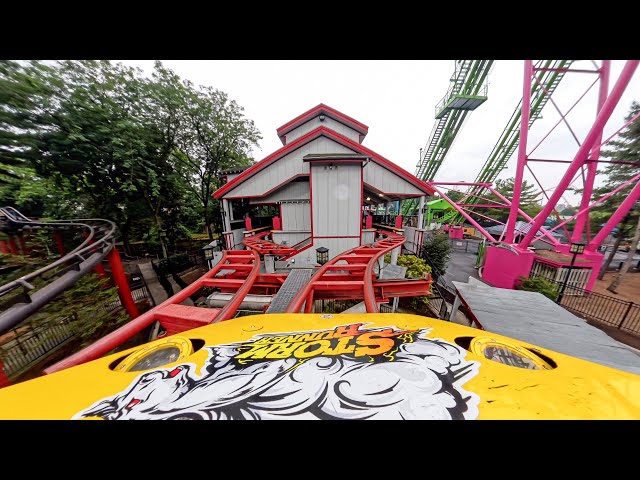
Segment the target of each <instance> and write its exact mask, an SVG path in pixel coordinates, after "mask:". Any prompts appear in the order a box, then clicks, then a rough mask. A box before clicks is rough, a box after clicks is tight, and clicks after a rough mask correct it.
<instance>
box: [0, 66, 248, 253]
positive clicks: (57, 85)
mask: <svg viewBox="0 0 640 480" xmlns="http://www.w3.org/2000/svg"><path fill="white" fill-rule="evenodd" d="M259 138H260V136H259V133H258V131H257V130H256V129H255V126H254V125H253V122H251V121H250V120H248V119H246V118H244V116H243V114H242V107H240V106H239V105H237V104H236V103H235V102H234V101H232V100H230V99H229V98H228V96H227V95H226V94H225V93H223V92H220V91H218V90H215V89H213V88H211V87H198V88H196V87H194V86H193V85H192V84H191V83H190V82H188V81H182V80H181V79H180V78H179V77H178V76H177V75H175V73H173V72H172V71H171V70H169V69H166V68H164V67H163V66H162V64H161V63H160V62H157V63H156V66H155V69H154V73H153V76H152V77H151V78H147V77H144V76H143V74H142V72H141V71H140V70H139V69H133V68H129V67H125V66H123V65H121V64H114V63H111V62H109V61H63V62H49V63H47V64H45V63H43V62H35V61H34V62H10V61H5V62H1V63H0V183H1V185H0V201H3V202H6V203H8V204H11V205H14V206H21V207H22V208H27V209H30V210H31V212H32V213H31V214H32V215H37V216H39V215H45V216H46V215H52V216H54V217H55V218H62V216H63V215H64V216H66V215H67V214H70V216H76V217H78V216H94V217H103V218H109V219H111V220H114V221H115V222H116V223H117V224H118V226H119V227H120V232H121V234H122V237H123V242H124V244H125V249H127V250H128V243H129V239H130V237H131V236H132V235H133V236H134V237H136V238H142V237H147V238H150V239H152V240H153V241H155V242H158V243H160V244H162V247H163V250H164V251H165V252H166V249H167V248H166V247H167V246H169V247H170V246H171V245H172V244H173V243H175V242H176V241H177V240H179V239H181V238H185V237H189V236H190V233H191V231H194V230H200V231H201V228H202V227H204V225H207V226H209V225H210V224H211V223H212V217H214V215H213V212H214V211H216V209H215V207H216V206H215V205H213V204H212V198H211V194H212V193H213V191H214V190H215V189H216V188H218V187H219V184H218V179H217V174H218V172H219V170H220V169H224V168H231V167H235V166H238V165H247V164H249V163H251V161H252V160H251V159H250V158H249V150H250V148H251V146H253V145H256V142H257V140H258V139H259ZM2 181H4V182H3V183H2ZM38 182H40V183H38ZM52 187H53V188H52ZM209 231H210V230H209ZM210 233H211V232H210Z"/></svg>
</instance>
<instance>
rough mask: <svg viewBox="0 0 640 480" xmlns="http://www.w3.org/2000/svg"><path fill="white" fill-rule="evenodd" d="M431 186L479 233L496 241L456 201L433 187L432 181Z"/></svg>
mask: <svg viewBox="0 0 640 480" xmlns="http://www.w3.org/2000/svg"><path fill="white" fill-rule="evenodd" d="M443 185H444V184H443ZM447 185H450V184H447ZM457 185H464V183H460V182H458V183H457ZM431 187H432V188H433V189H434V190H435V191H436V192H438V194H439V195H440V196H441V197H442V198H444V199H445V200H446V201H447V202H449V203H450V204H451V205H453V207H454V208H455V209H456V210H457V211H458V212H460V215H462V216H463V217H464V218H466V219H467V220H468V221H469V223H470V224H471V225H473V226H474V227H476V228H477V229H478V230H479V231H480V233H482V235H484V236H485V237H486V238H487V239H488V240H490V241H492V242H495V241H496V239H495V238H493V235H491V234H490V233H489V232H487V231H486V230H485V229H484V228H482V227H481V226H480V224H479V223H478V222H476V221H475V220H474V219H473V218H471V217H470V216H469V215H468V214H467V213H466V212H464V210H463V209H462V208H461V207H459V206H458V205H456V202H454V201H453V200H451V199H450V198H449V197H447V196H446V195H445V194H444V193H442V192H441V191H440V189H439V188H437V187H435V186H434V184H433V183H432V184H431Z"/></svg>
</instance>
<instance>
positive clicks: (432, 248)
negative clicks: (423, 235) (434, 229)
mask: <svg viewBox="0 0 640 480" xmlns="http://www.w3.org/2000/svg"><path fill="white" fill-rule="evenodd" d="M452 249H453V247H452V245H451V242H449V237H448V235H447V234H444V233H436V234H434V235H430V236H429V237H427V239H426V240H425V241H424V245H423V246H422V251H423V252H424V254H425V255H426V256H427V257H428V260H429V263H430V264H431V266H432V267H433V268H434V270H435V273H437V274H438V275H444V274H445V272H446V271H447V264H448V263H449V257H450V256H451V250H452Z"/></svg>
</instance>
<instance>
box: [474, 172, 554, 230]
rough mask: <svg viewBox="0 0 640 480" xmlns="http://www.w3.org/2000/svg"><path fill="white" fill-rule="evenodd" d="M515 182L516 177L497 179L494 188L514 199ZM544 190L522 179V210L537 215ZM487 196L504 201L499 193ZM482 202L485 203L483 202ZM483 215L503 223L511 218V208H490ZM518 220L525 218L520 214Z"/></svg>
mask: <svg viewBox="0 0 640 480" xmlns="http://www.w3.org/2000/svg"><path fill="white" fill-rule="evenodd" d="M514 183H515V178H513V177H512V178H507V179H500V180H496V182H495V185H494V188H495V189H496V191H498V192H500V194H502V195H503V196H504V197H506V198H508V199H509V200H512V199H513V185H514ZM541 195H542V192H540V191H536V187H535V186H534V185H533V184H531V183H529V182H527V181H526V180H523V181H522V190H521V192H520V210H522V211H523V212H525V213H526V214H527V215H529V216H530V217H532V218H533V217H535V216H536V215H537V214H538V213H539V212H540V211H541V210H542V206H541V205H540V203H539V202H540V196H541ZM487 198H489V199H491V200H493V201H496V202H500V203H504V201H503V200H501V199H500V198H499V197H498V196H497V195H494V194H491V195H489V196H488V197H487ZM481 203H485V202H482V201H481ZM481 213H482V214H483V215H486V216H488V217H491V218H494V219H496V220H499V221H501V222H503V223H506V221H507V219H508V218H509V209H508V208H490V209H487V210H484V211H482V212H481ZM518 220H525V218H523V217H522V216H520V215H519V216H518Z"/></svg>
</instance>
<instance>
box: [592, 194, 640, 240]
mask: <svg viewBox="0 0 640 480" xmlns="http://www.w3.org/2000/svg"><path fill="white" fill-rule="evenodd" d="M639 199H640V181H639V182H638V183H636V186H635V187H633V190H631V193H629V196H627V198H625V199H624V201H623V202H622V204H621V205H620V206H619V207H618V210H616V212H615V213H614V214H613V215H612V216H611V218H610V219H609V221H608V222H607V223H605V225H604V227H602V229H601V230H600V231H599V232H598V234H597V235H596V236H595V237H593V240H591V242H589V245H587V248H586V249H585V250H589V251H592V252H593V251H594V250H595V249H596V248H598V246H599V245H600V244H601V243H602V242H603V241H604V239H605V238H607V235H609V234H610V233H611V231H612V230H613V229H614V228H615V226H616V225H618V223H620V221H621V220H622V219H623V218H624V216H625V215H626V214H627V212H628V211H629V210H631V208H632V207H633V206H634V205H635V203H636V202H637V201H638V200H639Z"/></svg>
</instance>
